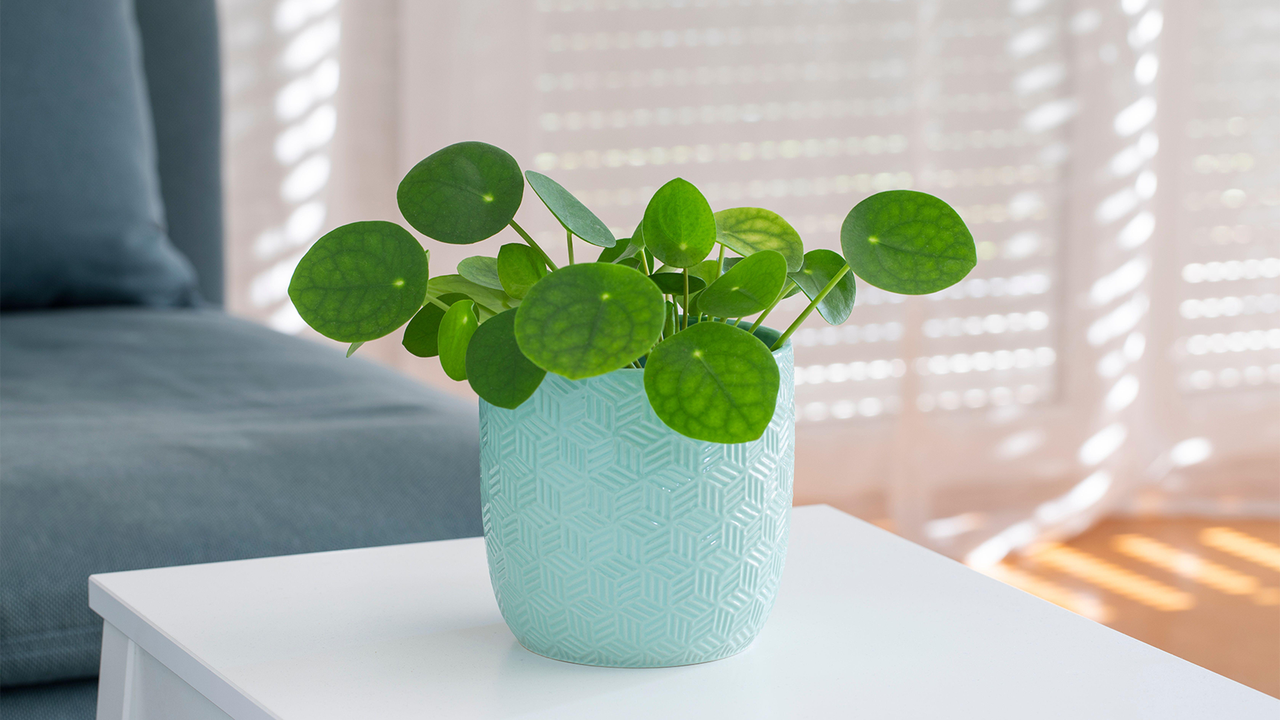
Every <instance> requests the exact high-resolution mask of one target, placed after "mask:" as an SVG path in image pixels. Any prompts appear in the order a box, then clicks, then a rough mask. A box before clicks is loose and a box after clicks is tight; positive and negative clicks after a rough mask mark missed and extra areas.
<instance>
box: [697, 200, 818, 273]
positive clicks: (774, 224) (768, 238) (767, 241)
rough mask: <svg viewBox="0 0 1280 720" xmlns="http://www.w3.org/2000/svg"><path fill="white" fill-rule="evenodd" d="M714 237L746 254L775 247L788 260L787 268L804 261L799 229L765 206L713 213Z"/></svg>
mask: <svg viewBox="0 0 1280 720" xmlns="http://www.w3.org/2000/svg"><path fill="white" fill-rule="evenodd" d="M715 218H716V240H718V241H719V242H720V244H721V245H724V246H725V247H727V248H729V249H730V250H732V251H734V252H736V253H738V254H740V255H742V256H744V257H745V256H748V255H751V254H752V253H757V252H760V251H761V250H777V251H778V252H780V253H782V257H783V258H785V259H786V261H787V272H795V271H797V270H799V269H800V268H801V266H803V265H804V243H803V242H801V240H800V233H798V232H796V229H795V228H793V227H791V223H788V222H787V221H786V220H783V219H782V216H781V215H779V214H777V213H775V212H773V211H771V210H765V209H764V208H752V207H741V208H730V209H728V210H721V211H720V212H718V213H716V215H715Z"/></svg>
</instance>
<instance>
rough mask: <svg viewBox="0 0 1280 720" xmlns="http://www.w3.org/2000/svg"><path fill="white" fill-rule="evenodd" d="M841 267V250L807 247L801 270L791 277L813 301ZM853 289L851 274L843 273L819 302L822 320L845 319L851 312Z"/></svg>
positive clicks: (840, 321) (840, 320) (838, 321)
mask: <svg viewBox="0 0 1280 720" xmlns="http://www.w3.org/2000/svg"><path fill="white" fill-rule="evenodd" d="M844 266H845V262H844V258H842V257H840V253H837V252H835V251H832V250H810V251H809V252H807V253H805V254H804V267H802V268H800V272H794V273H791V279H792V280H794V281H795V283H796V285H798V286H799V287H800V289H801V290H802V291H804V294H805V296H807V297H808V298H809V299H810V300H812V299H814V298H816V297H817V296H818V294H819V293H821V292H822V289H823V288H824V287H826V286H827V283H829V282H831V278H833V277H835V276H836V273H838V272H840V270H841V269H843V268H844ZM855 291H856V288H855V286H854V284H853V273H845V275H844V277H842V278H840V282H838V283H836V286H835V287H833V288H831V292H829V293H827V296H826V297H825V298H823V299H822V301H821V302H819V303H818V313H819V314H821V315H822V319H824V320H826V321H827V322H829V323H831V324H832V325H839V324H840V323H842V322H844V321H845V320H848V319H849V313H851V312H853V296H854V294H855Z"/></svg>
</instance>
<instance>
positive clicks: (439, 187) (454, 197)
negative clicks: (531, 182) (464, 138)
mask: <svg viewBox="0 0 1280 720" xmlns="http://www.w3.org/2000/svg"><path fill="white" fill-rule="evenodd" d="M523 198H524V176H523V175H521V174H520V166H519V165H518V164H517V163H516V161H515V158H513V157H511V156H510V155H508V154H507V152H506V151H505V150H502V149H501V148H496V147H494V146H492V145H488V144H486V143H482V142H461V143H457V144H455V145H450V146H449V147H446V148H443V149H441V150H437V151H436V152H434V153H432V154H431V155H429V156H427V158H426V159H425V160H423V161H422V162H420V163H418V164H417V165H414V166H413V169H412V170H410V171H409V174H407V175H405V176H404V179H403V180H401V181H400V187H399V188H398V189H397V190H396V202H397V203H399V205H400V213H401V214H402V215H404V219H405V220H408V221H409V224H410V225H412V226H413V227H414V229H416V230H417V231H418V232H420V233H422V234H423V235H426V236H427V237H429V238H432V239H434V240H439V241H440V242H444V243H450V244H453V245H469V244H471V243H477V242H480V241H481V240H484V239H485V238H488V237H492V236H493V235H496V234H497V233H498V231H500V230H502V229H503V228H504V227H506V226H507V223H509V222H511V219H512V218H514V217H515V216H516V210H518V209H519V208H520V201H521V200H522V199H523Z"/></svg>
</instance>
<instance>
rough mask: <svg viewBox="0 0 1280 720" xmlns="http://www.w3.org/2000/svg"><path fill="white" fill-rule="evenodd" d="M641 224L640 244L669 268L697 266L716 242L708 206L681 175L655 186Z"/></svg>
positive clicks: (714, 225)
mask: <svg viewBox="0 0 1280 720" xmlns="http://www.w3.org/2000/svg"><path fill="white" fill-rule="evenodd" d="M641 227H642V228H643V230H642V234H643V241H642V242H643V243H644V247H645V248H647V249H648V250H649V251H650V252H652V253H653V256H654V257H656V258H658V259H659V260H661V261H662V262H664V263H666V264H667V265H671V266H673V267H680V268H686V267H693V266H694V265H697V264H698V263H699V262H702V260H703V259H704V258H706V257H707V255H708V254H709V253H710V252H711V248H712V247H713V246H714V245H715V244H716V218H715V215H714V214H713V213H712V212H711V206H710V205H708V204H707V199H706V198H705V197H703V196H702V193H700V192H698V188H696V187H694V186H693V185H692V184H691V183H690V182H689V181H687V180H684V179H682V178H676V179H675V180H672V181H671V182H669V183H667V184H666V185H663V186H662V187H660V188H658V192H656V193H654V194H653V199H651V200H650V201H649V206H648V207H646V208H645V211H644V221H643V222H642V223H641ZM632 241H633V242H634V241H635V238H634V237H633V238H632Z"/></svg>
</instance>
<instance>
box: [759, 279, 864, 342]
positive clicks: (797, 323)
mask: <svg viewBox="0 0 1280 720" xmlns="http://www.w3.org/2000/svg"><path fill="white" fill-rule="evenodd" d="M847 272H849V266H848V265H845V266H844V267H843V268H840V272H838V273H836V276H835V277H833V278H831V282H829V283H827V286H826V287H824V288H822V292H820V293H818V297H816V298H814V299H813V300H811V301H810V302H809V307H807V308H805V309H804V312H802V313H800V317H798V318H796V321H795V322H793V323H791V327H789V328H787V331H786V332H784V333H782V337H780V338H778V342H776V343H774V344H773V347H771V348H769V349H770V350H777V349H778V348H780V347H782V345H783V343H785V342H786V341H787V338H789V337H791V334H792V333H794V332H795V331H796V330H798V329H799V328H800V323H802V322H804V320H805V318H807V317H809V314H810V313H812V312H813V309H814V308H816V307H818V303H820V302H822V299H823V298H825V297H826V296H827V293H829V292H831V291H832V289H834V288H835V286H836V283H838V282H840V279H841V278H843V277H844V276H845V273H847Z"/></svg>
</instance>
